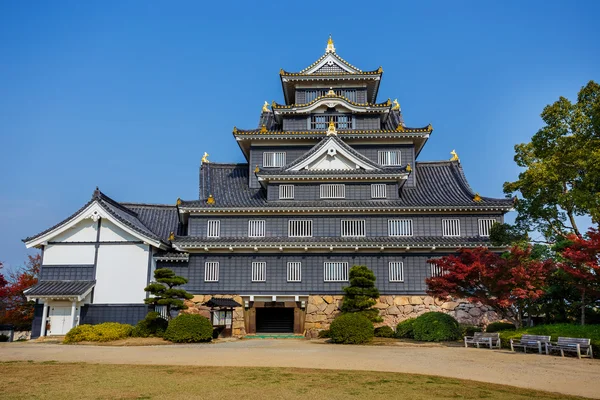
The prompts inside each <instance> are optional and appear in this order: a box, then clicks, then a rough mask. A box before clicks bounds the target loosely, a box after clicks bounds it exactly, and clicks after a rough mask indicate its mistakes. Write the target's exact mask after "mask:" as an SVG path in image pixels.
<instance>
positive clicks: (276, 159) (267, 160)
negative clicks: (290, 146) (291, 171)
mask: <svg viewBox="0 0 600 400" xmlns="http://www.w3.org/2000/svg"><path fill="white" fill-rule="evenodd" d="M284 165H285V152H273V151H266V152H264V153H263V167H275V168H278V167H283V166H284Z"/></svg>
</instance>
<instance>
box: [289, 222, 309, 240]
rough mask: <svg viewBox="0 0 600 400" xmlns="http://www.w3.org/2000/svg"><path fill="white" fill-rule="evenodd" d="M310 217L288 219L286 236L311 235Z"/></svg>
mask: <svg viewBox="0 0 600 400" xmlns="http://www.w3.org/2000/svg"><path fill="white" fill-rule="evenodd" d="M312 235H313V221H312V219H290V220H289V221H288V237H312Z"/></svg>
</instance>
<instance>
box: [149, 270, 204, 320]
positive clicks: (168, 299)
mask: <svg viewBox="0 0 600 400" xmlns="http://www.w3.org/2000/svg"><path fill="white" fill-rule="evenodd" d="M154 280H155V282H152V283H150V284H149V285H148V286H146V288H145V289H144V290H145V291H146V292H149V293H150V294H151V295H153V296H154V297H149V298H147V299H144V302H145V303H146V304H154V305H155V306H156V305H161V306H167V316H168V318H169V319H171V310H185V309H187V306H186V305H185V304H184V300H191V299H192V298H194V296H193V295H192V294H190V293H188V292H187V291H185V290H184V289H177V288H175V287H176V286H181V285H185V284H186V283H187V282H188V280H187V279H186V278H184V277H183V276H177V275H175V272H173V270H170V269H169V268H158V269H157V270H155V271H154Z"/></svg>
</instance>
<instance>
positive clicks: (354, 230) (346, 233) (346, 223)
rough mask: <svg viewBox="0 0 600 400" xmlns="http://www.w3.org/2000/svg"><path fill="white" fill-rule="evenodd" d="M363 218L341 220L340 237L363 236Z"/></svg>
mask: <svg viewBox="0 0 600 400" xmlns="http://www.w3.org/2000/svg"><path fill="white" fill-rule="evenodd" d="M365 230H366V229H365V220H364V219H363V220H352V219H343V220H342V237H363V236H365Z"/></svg>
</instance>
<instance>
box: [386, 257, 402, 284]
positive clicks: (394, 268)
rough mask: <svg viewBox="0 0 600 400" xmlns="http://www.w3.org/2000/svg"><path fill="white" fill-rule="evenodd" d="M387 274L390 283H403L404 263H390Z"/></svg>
mask: <svg viewBox="0 0 600 400" xmlns="http://www.w3.org/2000/svg"><path fill="white" fill-rule="evenodd" d="M388 274H389V275H388V278H389V281H390V282H404V263H403V262H402V261H390V262H389V272H388Z"/></svg>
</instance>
